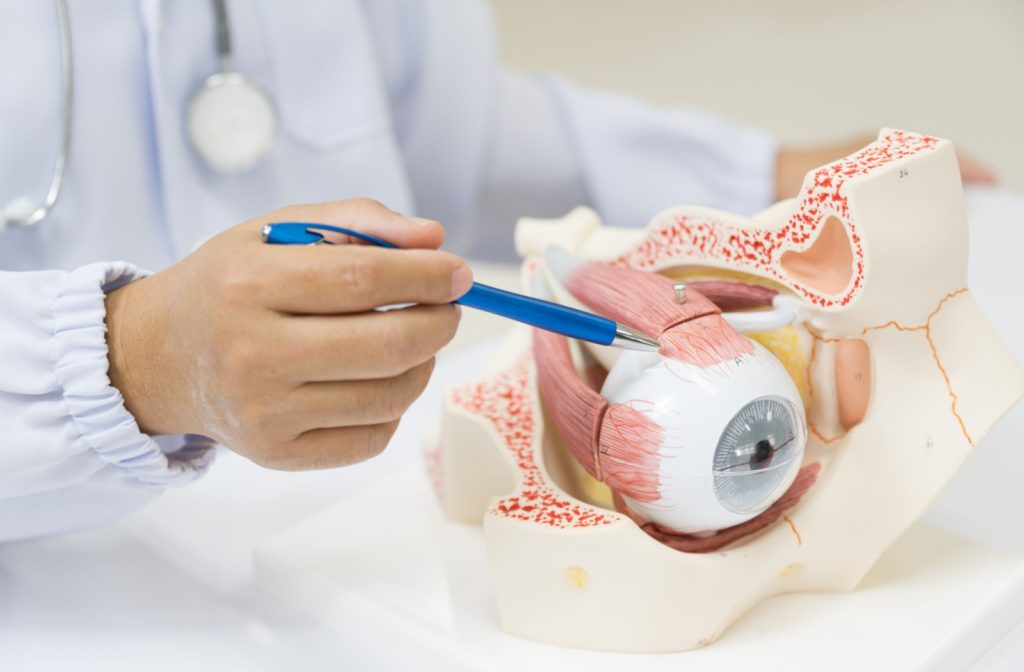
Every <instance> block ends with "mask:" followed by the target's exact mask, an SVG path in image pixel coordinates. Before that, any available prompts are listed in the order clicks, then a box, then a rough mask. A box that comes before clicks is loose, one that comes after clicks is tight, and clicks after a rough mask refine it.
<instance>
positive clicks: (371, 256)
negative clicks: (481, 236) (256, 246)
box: [260, 245, 473, 314]
mask: <svg viewBox="0 0 1024 672" xmlns="http://www.w3.org/2000/svg"><path fill="white" fill-rule="evenodd" d="M260 256H261V257H262V259H261V263H260V276H261V280H260V284H261V285H262V287H261V294H262V296H263V297H265V298H264V305H266V306H268V307H269V308H272V309H274V310H277V311H279V312H283V313H301V314H337V313H361V312H365V311H367V310H372V309H374V308H377V307H380V306H387V305H393V304H397V303H418V304H438V303H449V302H451V301H454V300H456V299H457V298H459V297H460V296H462V295H463V294H465V293H466V291H468V290H469V288H470V286H471V285H472V282H473V273H472V271H471V270H470V269H469V266H468V265H467V264H466V262H465V261H463V260H462V259H461V258H459V257H457V256H455V255H454V254H450V253H448V252H440V251H437V250H395V249H387V248H381V247H368V246H363V245H314V246H270V245H268V246H266V248H265V249H264V251H263V254H261V255H260Z"/></svg>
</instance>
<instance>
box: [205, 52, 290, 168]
mask: <svg viewBox="0 0 1024 672" xmlns="http://www.w3.org/2000/svg"><path fill="white" fill-rule="evenodd" d="M186 125H187V132H188V138H189V142H191V144H192V147H193V148H194V149H195V150H196V153H197V154H199V156H200V157H202V159H203V160H204V161H205V162H206V163H207V165H209V166H210V168H212V169H214V170H216V171H218V172H221V173H238V172H242V171H246V170H249V169H251V168H254V167H255V166H256V165H258V164H259V163H260V162H261V161H262V160H263V158H264V157H265V156H266V155H267V152H269V151H270V147H271V146H272V145H273V143H274V136H275V135H276V133H277V114H276V112H275V110H274V105H273V103H272V102H271V100H270V97H269V96H268V95H267V93H266V92H265V91H264V90H263V89H262V88H260V87H259V86H258V85H257V84H256V83H255V82H253V81H252V80H250V79H249V78H248V77H246V76H245V75H243V74H241V73H238V72H219V73H217V74H215V75H212V76H211V77H209V78H207V80H206V82H205V83H204V84H203V86H202V87H201V88H200V89H199V91H197V92H196V94H195V95H194V96H193V97H192V99H191V100H190V101H189V104H188V110H187V113H186Z"/></svg>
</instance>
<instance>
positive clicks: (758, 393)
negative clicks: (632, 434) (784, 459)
mask: <svg viewBox="0 0 1024 672" xmlns="http://www.w3.org/2000/svg"><path fill="white" fill-rule="evenodd" d="M601 393H602V394H603V395H604V397H605V398H606V399H608V401H609V402H611V403H620V404H628V405H630V406H632V407H633V408H635V409H636V410H638V411H639V412H641V413H643V414H644V415H646V416H647V417H649V418H651V419H652V420H654V421H655V422H656V423H658V425H659V426H660V427H661V430H662V444H661V447H660V449H659V455H660V463H659V474H658V481H659V491H660V494H661V498H660V499H659V500H658V501H655V502H638V501H636V500H634V499H632V498H630V497H623V499H624V500H625V501H626V503H627V505H628V506H629V508H630V509H631V510H633V511H634V512H636V513H637V514H639V515H640V516H642V517H643V518H645V519H646V520H649V521H651V522H655V523H657V524H658V525H661V526H662V527H665V528H667V529H670V530H674V531H677V532H686V533H694V532H703V531H707V530H719V529H723V528H726V527H731V526H733V525H738V524H739V523H742V522H745V521H747V520H750V519H751V518H753V517H755V516H757V515H758V514H759V513H761V512H763V511H764V510H765V509H767V508H768V507H769V506H771V504H772V503H773V502H775V500H777V499H778V498H779V497H781V496H782V494H783V493H785V492H786V490H787V489H788V488H789V486H790V485H792V483H793V480H794V479H795V478H796V475H797V472H798V471H799V470H800V464H801V461H802V457H803V451H804V445H805V443H806V431H805V429H804V422H805V420H804V407H803V402H802V401H801V399H800V393H799V392H798V390H797V389H796V385H794V383H793V380H792V379H791V378H790V376H789V374H788V373H787V372H786V369H785V367H783V365H782V363H781V362H779V360H778V359H777V358H776V357H775V356H774V355H772V354H771V353H770V352H769V351H768V350H766V349H765V348H763V347H762V346H760V345H759V344H757V343H754V352H753V354H749V355H742V356H741V357H738V358H736V359H729V360H726V361H724V362H721V363H719V364H716V365H715V366H713V367H710V368H699V367H696V366H693V365H690V364H687V363H684V362H681V361H679V360H674V359H666V358H664V357H662V356H661V355H659V354H657V353H647V352H636V351H626V352H623V353H622V354H621V355H620V357H619V359H618V361H617V362H616V363H615V366H613V367H612V369H611V371H609V373H608V378H607V379H606V380H605V384H604V387H603V388H602V390H601ZM761 397H776V398H781V399H784V400H786V401H788V402H789V403H790V404H792V406H793V409H794V412H795V414H796V416H797V417H795V418H794V423H795V428H796V430H797V433H798V437H797V439H796V440H797V441H798V442H799V445H798V446H796V450H795V451H793V459H792V461H791V462H789V463H788V464H787V465H786V466H785V467H783V468H784V469H786V472H787V473H786V474H785V477H784V478H782V479H781V480H780V481H779V483H778V485H777V486H776V487H775V488H774V489H773V490H772V491H771V495H770V496H768V497H766V498H765V500H764V501H763V502H762V504H761V505H760V506H757V507H755V508H753V509H750V510H747V511H744V512H742V513H738V512H735V511H730V510H729V509H728V508H726V507H725V506H724V505H723V504H722V502H720V501H719V498H718V496H717V495H716V494H715V486H714V466H713V464H714V455H715V450H716V448H717V446H718V442H719V439H720V438H721V435H722V432H723V430H724V429H725V428H726V426H727V425H728V424H729V421H730V420H731V419H732V418H733V416H735V415H736V414H737V413H738V412H739V411H740V410H741V409H742V408H743V407H744V406H746V405H747V404H748V403H750V402H751V401H753V400H755V399H758V398H761Z"/></svg>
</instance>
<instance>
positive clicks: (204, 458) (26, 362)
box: [0, 263, 213, 542]
mask: <svg viewBox="0 0 1024 672" xmlns="http://www.w3.org/2000/svg"><path fill="white" fill-rule="evenodd" d="M140 275H141V272H140V271H139V270H138V269H136V268H134V267H132V266H130V265H129V264H125V263H107V264H92V265H89V266H84V267H82V268H79V269H77V270H75V271H72V272H70V273H69V272H64V271H41V272H32V273H12V272H0V307H2V310H0V354H2V366H0V423H2V425H3V426H2V431H0V542H3V541H9V540H12V539H22V538H27V537H33V536H40V535H46V534H52V533H55V532H63V531H69V530H74V529H80V528H84V527H89V526H92V525H97V524H100V523H104V522H107V521H110V520H113V519H115V518H117V517H119V516H121V515H124V514H125V513H127V512H129V511H131V510H133V509H135V508H137V507H139V506H141V505H142V504H144V503H145V502H147V501H149V500H150V499H152V498H153V497H154V496H156V494H158V493H159V492H160V491H161V490H162V489H163V488H165V487H166V486H169V485H177V484H181V483H186V482H188V481H191V480H192V479H194V478H195V477H196V476H197V475H199V474H200V473H201V472H202V471H203V470H205V468H206V466H207V464H208V463H209V461H210V458H211V457H212V455H213V452H212V445H211V444H210V442H209V441H207V440H205V439H199V438H196V439H191V438H190V439H187V440H186V442H185V446H184V447H180V448H178V449H177V450H174V452H170V453H168V452H165V451H164V449H162V448H161V445H160V443H158V442H157V441H156V440H154V439H153V438H151V437H149V436H147V435H145V434H143V433H142V432H141V431H140V430H139V427H138V425H137V424H136V422H135V419H134V418H133V417H132V415H131V414H130V413H129V412H128V411H127V410H126V409H125V406H124V403H123V400H122V398H121V395H120V393H119V392H118V391H117V390H116V389H115V388H114V387H112V386H111V384H110V380H109V378H108V377H107V370H108V366H107V344H106V327H105V323H104V318H105V315H106V313H105V307H104V298H105V296H106V294H105V292H107V291H110V290H112V289H114V288H116V287H119V286H121V285H123V284H125V283H127V282H130V281H132V280H134V279H136V278H138V277H140ZM176 443H178V444H179V445H180V440H176ZM169 450H170V448H169Z"/></svg>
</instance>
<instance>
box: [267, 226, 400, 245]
mask: <svg viewBox="0 0 1024 672" xmlns="http://www.w3.org/2000/svg"><path fill="white" fill-rule="evenodd" d="M320 231H330V232H332V233H340V234H343V235H346V236H350V237H352V238H358V239H359V240H362V241H364V242H367V243H370V244H371V245H376V246H378V247H390V248H396V247H397V246H395V245H393V244H391V243H389V242H388V241H386V240H384V239H382V238H378V237H377V236H371V235H370V234H368V233H360V232H359V231H353V230H352V229H346V228H344V227H341V226H331V225H330V224H314V223H308V222H275V223H273V224H265V225H264V226H263V230H262V231H261V232H260V237H262V238H263V242H264V243H270V244H272V245H333V244H334V243H332V242H331V241H329V240H327V239H326V238H324V235H323V234H322V233H319V232H320Z"/></svg>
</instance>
